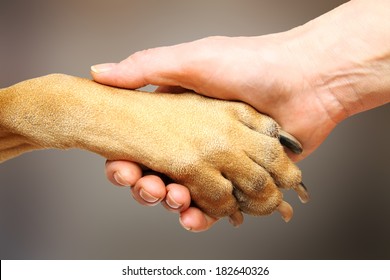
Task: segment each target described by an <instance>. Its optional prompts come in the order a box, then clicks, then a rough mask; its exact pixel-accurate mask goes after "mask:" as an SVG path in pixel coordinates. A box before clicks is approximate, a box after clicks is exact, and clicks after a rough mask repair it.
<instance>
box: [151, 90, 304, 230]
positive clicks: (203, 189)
mask: <svg viewBox="0 0 390 280" xmlns="http://www.w3.org/2000/svg"><path fill="white" fill-rule="evenodd" d="M168 97H169V96H168ZM180 99H182V100H180ZM181 101H182V102H183V103H184V104H186V105H185V106H184V107H185V108H186V109H185V110H183V111H181V112H179V111H177V112H174V113H173V115H175V116H176V118H175V120H172V125H169V124H165V125H164V127H165V128H167V133H168V134H169V135H170V136H169V135H167V136H166V138H172V135H175V136H176V137H175V143H174V144H172V145H171V146H170V147H166V149H168V150H171V151H173V153H174V154H175V155H176V159H175V160H172V161H170V162H169V163H168V165H169V169H165V170H164V168H163V170H161V166H155V167H152V169H155V170H156V169H160V170H159V171H161V172H163V173H165V174H167V175H168V176H170V177H171V178H172V179H174V180H175V181H176V182H178V183H181V184H183V185H185V186H187V187H188V188H189V189H190V192H191V197H192V199H193V201H194V202H195V204H196V205H197V206H198V207H199V208H200V209H202V210H203V211H204V212H205V213H207V214H208V215H210V216H213V217H224V216H230V219H231V221H232V223H233V224H236V225H238V224H240V223H241V222H242V220H243V217H242V214H241V212H243V213H247V214H250V215H256V216H261V215H268V214H270V213H272V212H274V211H275V210H276V211H278V212H280V213H281V215H282V217H283V219H284V220H286V221H288V220H290V219H291V217H292V207H291V206H290V205H289V204H288V203H287V202H285V201H283V195H282V192H281V191H280V190H281V189H293V190H295V191H296V192H297V193H298V196H299V197H300V199H301V200H302V201H303V202H306V201H307V200H308V198H309V197H308V193H307V191H306V188H305V187H304V185H303V184H302V178H301V171H300V170H299V169H298V167H297V166H296V165H295V164H294V163H293V162H292V161H291V160H290V159H289V158H288V156H287V155H286V153H285V151H284V148H283V145H284V146H286V147H288V148H289V149H291V150H292V151H293V152H295V153H300V152H302V146H301V145H300V143H299V142H298V141H297V140H296V139H295V138H294V137H293V136H291V135H289V134H288V133H286V132H284V131H282V130H281V129H280V127H279V125H278V124H277V123H276V122H275V121H274V120H273V119H272V118H270V117H268V116H266V115H263V114H260V113H258V112H257V111H256V110H255V109H253V108H252V107H251V106H249V105H246V104H244V103H240V102H227V101H220V100H214V99H209V98H204V97H200V96H194V95H192V94H182V95H175V96H174V100H171V101H170V102H169V103H167V104H166V106H169V107H175V108H176V109H175V110H180V109H179V108H180V107H182V106H183V104H180V105H179V104H176V105H173V104H175V103H176V102H177V103H181ZM168 104H170V105H168ZM175 110H174V111H175ZM177 116H179V117H177ZM182 143H185V145H184V146H183V145H182ZM167 158H169V156H167ZM154 162H158V161H154Z"/></svg>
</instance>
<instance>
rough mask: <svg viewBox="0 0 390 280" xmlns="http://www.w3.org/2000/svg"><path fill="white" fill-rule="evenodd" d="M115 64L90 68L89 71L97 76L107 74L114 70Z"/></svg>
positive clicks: (104, 64)
mask: <svg viewBox="0 0 390 280" xmlns="http://www.w3.org/2000/svg"><path fill="white" fill-rule="evenodd" d="M114 65H115V63H103V64H97V65H93V66H91V71H92V72H95V73H97V74H100V73H104V72H108V71H110V70H112V68H114Z"/></svg>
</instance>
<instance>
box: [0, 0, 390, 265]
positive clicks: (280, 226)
mask: <svg viewBox="0 0 390 280" xmlns="http://www.w3.org/2000/svg"><path fill="white" fill-rule="evenodd" d="M342 2H344V1H336V0H332V1H331V0H321V1H319V0H318V1H313V0H296V1H291V0H270V1H242V0H239V1H210V0H207V1H200V0H197V1H191V2H190V1H144V0H143V1H117V0H111V1H97V0H95V1H89V0H88V1H81V0H77V1H73V0H71V1H70V0H67V1H52V0H51V1H49V0H46V1H45V0H42V1H15V0H11V1H8V0H6V1H5V0H0V3H1V4H0V87H6V86H9V85H11V84H13V83H16V82H19V81H21V80H24V79H28V78H32V77H36V76H40V75H44V74H48V73H53V72H62V73H67V74H72V75H78V76H83V77H89V66H90V65H92V64H96V63H100V62H110V61H119V60H122V59H123V58H125V57H127V56H128V55H130V54H131V53H133V52H135V51H137V50H141V49H145V48H150V47H156V46H162V45H171V44H175V43H180V42H184V41H190V40H194V39H198V38H202V37H205V36H209V35H228V36H237V35H245V36H246V35H261V34H266V33H273V32H279V31H284V30H287V29H290V28H292V27H295V26H297V25H300V24H303V23H305V22H307V21H308V20H310V19H312V18H314V17H317V16H319V15H321V14H323V13H325V12H327V11H329V10H331V9H332V8H334V7H336V6H338V5H339V4H341V3H342ZM129 106H131V105H130V104H129ZM389 120H390V110H389V105H387V106H384V107H381V108H377V109H375V110H371V111H369V112H365V113H363V114H360V115H357V116H354V117H352V118H350V119H349V120H347V121H345V122H344V123H342V124H341V125H340V126H338V127H337V128H336V129H335V130H334V132H333V133H332V134H331V135H330V137H329V138H328V139H327V140H326V141H325V143H324V144H323V145H322V146H321V147H320V148H319V149H318V150H317V151H316V152H315V153H314V154H312V155H311V156H310V157H309V158H307V159H305V160H304V161H302V162H301V163H300V164H299V166H300V167H301V168H302V170H303V174H304V181H305V183H306V184H307V186H308V187H309V188H310V191H311V195H312V201H311V202H310V203H309V204H307V205H302V204H300V202H299V201H298V199H297V197H296V196H295V195H294V194H292V193H286V197H287V198H286V199H287V200H288V201H289V202H290V203H291V204H292V205H293V206H294V209H295V215H294V218H293V220H292V221H291V222H290V223H289V224H285V223H284V222H283V221H282V220H281V218H280V216H279V215H277V214H275V215H271V216H269V217H264V218H255V217H246V222H245V224H244V225H243V226H242V227H241V228H239V229H234V228H232V227H231V226H230V225H229V224H228V223H227V221H225V220H224V221H222V222H220V223H218V224H217V225H216V226H214V227H213V228H212V229H211V230H209V231H208V232H205V233H201V234H193V233H189V232H186V231H185V230H183V229H182V228H181V227H180V226H179V224H178V221H177V215H175V214H172V213H168V212H167V211H165V210H163V208H162V207H161V206H157V207H153V208H147V207H143V206H140V205H138V204H137V203H136V202H135V201H133V199H132V198H131V196H130V194H129V191H128V189H121V188H116V187H114V186H111V185H110V183H109V182H108V181H107V180H106V179H105V176H104V162H105V161H104V159H103V158H100V157H99V156H96V155H94V154H91V153H87V152H82V151H66V152H64V151H39V152H34V153H29V154H25V155H23V156H21V157H19V158H16V159H13V160H10V161H8V162H6V163H4V164H2V165H0V257H1V258H2V259H10V258H15V259H19V258H22V259H36V258H38V259H52V258H55V259H84V258H87V259H160V258H161V259H215V258H218V259H344V258H351V259H372V258H374V259H378V258H387V259H388V258H389V257H390V241H389V236H390V225H389V221H390V210H389V201H390V188H389V187H390V175H389V167H390V149H389V147H388V146H387V145H388V144H389V142H390V130H389V129H388V122H389Z"/></svg>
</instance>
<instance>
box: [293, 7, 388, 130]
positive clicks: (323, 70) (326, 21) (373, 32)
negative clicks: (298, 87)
mask: <svg viewBox="0 0 390 280" xmlns="http://www.w3.org/2000/svg"><path fill="white" fill-rule="evenodd" d="M378 2H380V3H377V2H375V4H374V3H372V2H371V3H370V1H365V0H355V1H350V2H348V3H346V4H344V5H342V6H340V7H338V8H336V9H335V10H333V11H331V12H329V13H327V14H325V15H323V16H321V17H319V18H317V19H315V20H313V21H311V22H309V23H307V24H305V25H303V26H301V27H298V28H296V29H295V30H291V32H293V33H295V34H296V36H297V37H298V38H299V40H298V46H299V47H300V48H301V49H305V50H307V52H305V54H304V56H306V58H307V59H306V62H307V63H306V64H305V65H304V71H305V76H306V77H307V79H308V83H309V84H310V86H311V87H312V88H314V89H315V92H316V93H317V95H318V97H319V98H320V99H321V100H322V101H323V104H324V106H325V107H326V110H327V111H328V113H329V115H330V116H331V118H332V119H333V120H335V122H337V123H338V122H340V121H342V120H343V119H345V118H347V117H349V116H351V115H354V114H356V113H359V112H362V111H366V110H369V109H371V108H374V107H377V106H380V105H383V104H386V103H387V102H389V101H390V36H389V34H388V30H389V29H390V19H389V18H388V14H389V12H390V2H389V1H378ZM297 34H298V35H297ZM301 52H302V51H301Z"/></svg>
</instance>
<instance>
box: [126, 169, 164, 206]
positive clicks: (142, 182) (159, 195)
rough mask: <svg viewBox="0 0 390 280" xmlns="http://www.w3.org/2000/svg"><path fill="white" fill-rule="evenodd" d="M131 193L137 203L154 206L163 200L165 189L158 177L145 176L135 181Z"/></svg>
mask: <svg viewBox="0 0 390 280" xmlns="http://www.w3.org/2000/svg"><path fill="white" fill-rule="evenodd" d="M131 193H132V195H133V197H134V199H135V200H136V201H137V202H138V203H140V204H142V205H147V206H154V205H156V204H158V203H159V202H160V201H161V200H163V199H164V198H165V196H166V189H165V184H164V182H163V181H162V180H161V178H160V177H158V176H155V175H147V176H144V177H142V178H141V179H139V180H138V181H137V183H136V184H135V186H134V187H132V188H131Z"/></svg>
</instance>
